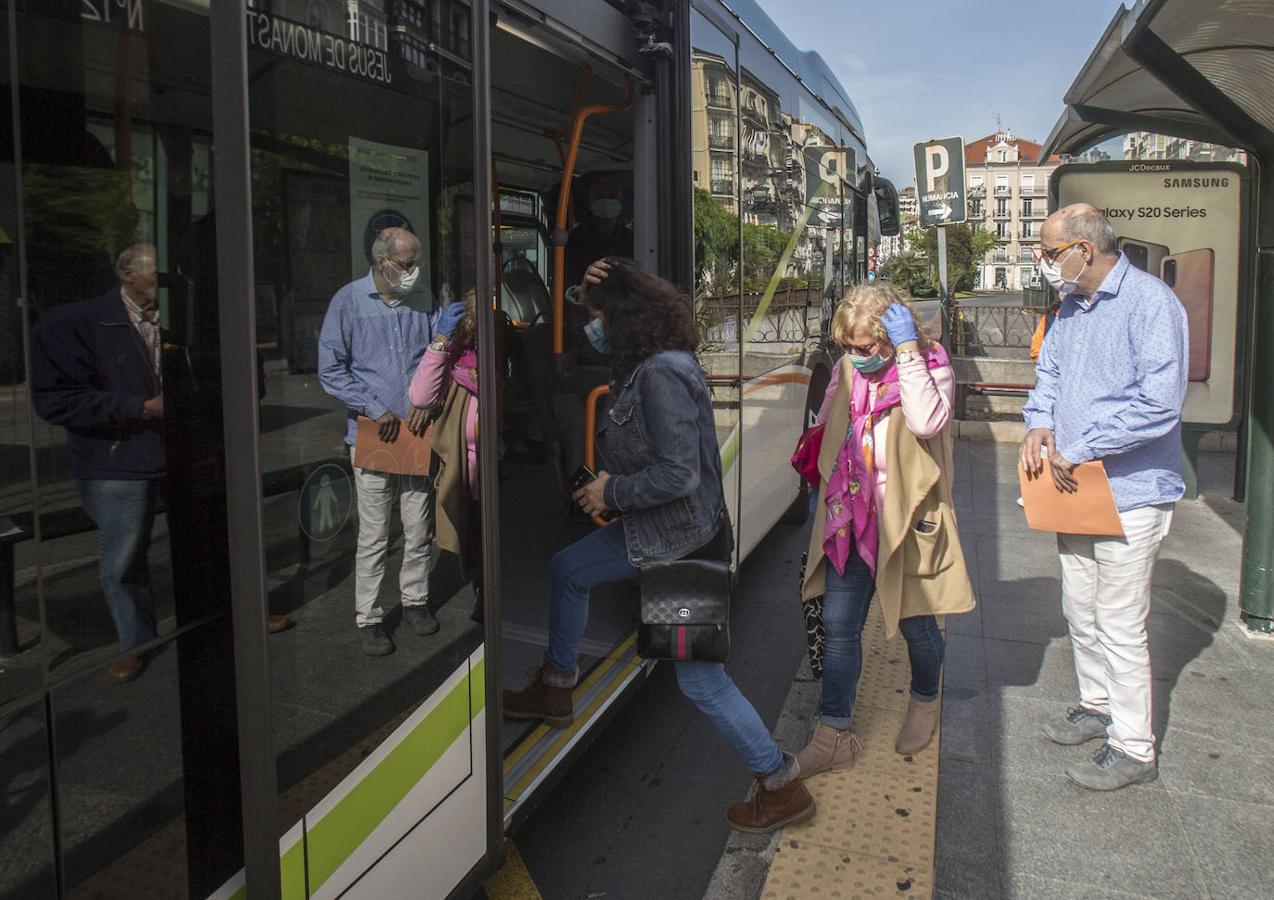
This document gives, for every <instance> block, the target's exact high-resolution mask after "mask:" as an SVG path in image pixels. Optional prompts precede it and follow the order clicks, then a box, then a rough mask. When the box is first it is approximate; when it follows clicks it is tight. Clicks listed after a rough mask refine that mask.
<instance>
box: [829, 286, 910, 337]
mask: <svg viewBox="0 0 1274 900" xmlns="http://www.w3.org/2000/svg"><path fill="white" fill-rule="evenodd" d="M895 303H897V304H899V305H901V306H902V307H903V308H904V309H906V310H907V312H909V313H910V314H911V318H912V321H915V322H916V334H917V335H919V337H920V341H919V343H920V346H921V347H922V348H927V347H929V345H930V344H931V343H932V341H931V340H930V339H929V337H928V335H926V334H925V333H924V331H923V330H922V329H921V328H920V323H919V322H918V321H916V312H915V310H913V309H912V308H911V304H909V303H908V302H907V301H906V300H904V299H903V298H902V295H901V294H899V293H898V291H896V290H895V289H894V287H893V285H889V284H879V283H876V284H860V285H858V286H857V287H855V288H854V289H853V290H851V291H850V292H849V293H848V294H846V295H845V299H844V300H842V301H841V302H840V303H839V304H837V306H836V312H835V313H834V314H833V315H832V340H834V341H835V342H836V343H838V344H841V345H842V346H843V345H845V344H848V343H849V342H850V341H851V340H852V339H853V335H854V332H855V331H857V330H859V329H862V330H864V331H866V332H867V333H868V334H870V335H871V336H872V338H873V339H874V340H875V341H876V343H878V344H880V346H881V347H882V348H888V349H893V346H894V345H893V342H892V341H891V340H889V333H888V332H886V331H885V326H884V324H883V323H882V322H881V321H880V317H881V316H883V315H884V314H885V310H887V309H889V307H890V306H892V305H893V304H895Z"/></svg>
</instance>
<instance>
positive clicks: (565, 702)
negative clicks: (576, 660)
mask: <svg viewBox="0 0 1274 900" xmlns="http://www.w3.org/2000/svg"><path fill="white" fill-rule="evenodd" d="M572 680H573V679H572ZM571 690H572V689H571V688H569V687H565V686H554V685H551V684H549V683H547V682H546V681H545V680H544V670H543V668H540V669H533V670H532V671H531V683H530V684H528V685H527V686H526V687H524V688H523V689H522V690H520V691H507V690H506V691H505V692H504V715H505V718H509V719H543V720H544V722H545V724H547V725H552V726H553V727H554V728H565V727H566V726H568V725H570V724H571V723H572V722H574V721H575V708H574V704H573V702H572V700H571Z"/></svg>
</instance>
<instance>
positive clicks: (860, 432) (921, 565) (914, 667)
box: [797, 285, 973, 776]
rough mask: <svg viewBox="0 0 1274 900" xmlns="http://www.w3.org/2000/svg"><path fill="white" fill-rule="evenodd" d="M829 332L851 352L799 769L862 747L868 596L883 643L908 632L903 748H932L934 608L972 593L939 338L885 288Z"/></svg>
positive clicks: (839, 393) (828, 456)
mask: <svg viewBox="0 0 1274 900" xmlns="http://www.w3.org/2000/svg"><path fill="white" fill-rule="evenodd" d="M832 338H833V339H834V340H835V341H836V342H837V343H839V344H840V345H841V346H842V347H844V348H845V351H846V353H845V356H843V357H842V358H841V361H840V364H839V365H838V367H837V369H836V371H835V372H834V374H833V377H832V382H831V384H830V385H829V387H828V389H827V397H826V399H825V401H824V403H823V409H822V411H821V413H820V414H819V421H820V422H823V423H824V424H825V431H824V435H825V437H824V439H823V444H822V449H821V452H820V454H819V474H820V476H821V485H820V488H819V494H818V502H817V505H816V506H815V512H816V513H817V514H816V515H815V517H814V527H813V531H812V534H811V536H810V548H809V567H808V569H807V574H806V578H805V584H804V585H803V594H804V596H805V597H807V598H809V597H817V596H819V595H822V597H823V628H824V631H825V632H826V636H825V643H824V646H823V697H822V704H821V708H820V715H819V722H818V724H817V726H816V728H815V731H814V736H813V738H812V739H811V740H810V743H809V745H808V746H807V747H806V748H805V749H804V750H803V751H801V753H800V755H799V756H798V757H797V758H798V760H799V762H800V771H801V774H802V775H803V776H809V775H815V774H817V773H819V772H823V771H826V770H828V769H839V768H848V767H849V766H852V765H853V764H854V757H855V754H856V753H857V752H858V751H859V750H860V749H861V745H860V744H859V742H858V738H857V737H856V736H855V735H854V734H853V733H852V732H851V731H850V730H849V725H850V718H851V716H852V714H853V709H854V699H855V696H856V694H857V689H858V678H859V674H860V673H861V671H862V632H863V625H864V623H865V622H866V621H867V610H868V607H869V605H870V603H871V599H872V596H873V595H875V596H877V597H878V598H879V601H880V606H881V613H882V614H883V616H884V620H885V634H886V637H888V638H891V639H892V638H893V637H894V635H895V634H896V633H897V632H898V631H901V632H902V634H903V637H904V638H905V639H906V641H907V654H908V657H909V658H910V661H911V701H910V703H909V704H908V707H907V715H906V719H905V721H904V722H903V726H902V729H901V731H900V732H899V734H898V739H897V741H896V744H895V748H896V749H897V750H898V752H899V753H915V752H918V751H919V750H921V749H923V748H924V747H926V746H927V745H928V744H929V741H930V740H931V739H932V737H933V732H934V728H935V726H936V724H937V715H938V702H937V701H938V692H939V689H940V686H941V676H942V661H943V654H944V650H945V645H944V641H943V636H942V631H941V630H940V629H939V627H938V623H937V619H936V618H935V614H937V615H941V614H948V613H960V612H967V611H969V610H971V609H972V608H973V589H972V586H971V585H970V583H969V577H968V572H967V570H966V568H965V565H964V555H963V552H962V551H961V548H960V539H959V535H958V534H957V532H956V521H955V510H954V508H953V505H952V500H951V483H952V468H953V466H952V456H953V454H952V442H951V435H950V431H949V428H948V425H949V423H950V420H951V407H952V400H953V396H954V393H955V379H954V377H953V375H952V371H951V364H950V361H949V360H948V358H947V355H946V353H945V351H944V350H943V349H942V346H941V345H939V344H937V343H934V342H932V341H930V340H928V339H927V338H925V337H923V336H922V335H921V334H920V332H919V329H918V327H917V325H916V320H915V316H914V314H913V313H912V311H911V309H910V307H908V306H907V305H906V304H905V303H904V302H903V301H902V298H901V297H899V295H898V293H897V292H896V291H895V290H894V289H893V288H892V287H890V286H888V285H863V286H860V287H858V288H855V289H854V291H853V292H852V293H851V294H850V295H849V297H848V298H847V299H845V300H843V301H842V302H841V304H840V306H839V307H838V308H837V310H836V314H835V316H834V317H833V319H832Z"/></svg>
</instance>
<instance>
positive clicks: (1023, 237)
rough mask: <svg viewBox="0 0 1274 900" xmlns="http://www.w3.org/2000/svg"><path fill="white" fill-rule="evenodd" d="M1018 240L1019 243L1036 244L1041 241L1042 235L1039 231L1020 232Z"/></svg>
mask: <svg viewBox="0 0 1274 900" xmlns="http://www.w3.org/2000/svg"><path fill="white" fill-rule="evenodd" d="M1017 239H1018V240H1019V241H1030V242H1032V243H1034V242H1035V241H1038V240H1039V239H1040V234H1039V232H1038V231H1019V232H1018V233H1017Z"/></svg>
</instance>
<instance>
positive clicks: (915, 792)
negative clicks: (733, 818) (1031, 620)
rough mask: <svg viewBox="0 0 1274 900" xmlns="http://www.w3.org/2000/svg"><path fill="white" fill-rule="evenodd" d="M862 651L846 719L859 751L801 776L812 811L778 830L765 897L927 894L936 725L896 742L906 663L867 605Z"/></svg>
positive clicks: (796, 899)
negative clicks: (923, 738)
mask: <svg viewBox="0 0 1274 900" xmlns="http://www.w3.org/2000/svg"><path fill="white" fill-rule="evenodd" d="M863 651H864V652H863V674H862V677H861V679H860V681H859V690H858V700H857V703H856V705H855V709H854V726H853V727H854V731H855V732H856V733H857V734H858V736H859V739H860V740H861V741H862V743H863V752H862V753H861V754H860V755H859V757H858V761H857V763H856V764H855V766H854V768H852V769H849V770H848V771H844V772H828V773H824V774H822V775H816V776H815V777H813V778H811V779H809V780H808V781H807V782H806V784H807V785H808V787H809V789H810V792H811V793H812V794H813V795H814V799H815V800H816V801H817V803H818V814H817V815H816V816H815V817H814V818H813V819H811V820H810V821H808V822H806V823H804V824H802V825H798V826H795V827H792V828H786V829H784V830H783V833H782V834H781V835H780V836H779V841H778V851H777V853H776V854H775V857H774V862H773V863H772V864H771V866H770V872H769V875H768V877H767V879H766V883H765V890H764V892H763V894H762V897H763V898H766V900H789V898H790V900H808V898H854V897H909V898H910V897H914V898H918V900H927V898H930V897H932V896H933V854H934V835H935V832H936V826H937V808H938V741H939V737H940V735H934V739H933V742H932V743H931V744H930V745H929V746H928V747H926V748H925V749H924V750H923V751H922V752H920V753H918V754H915V755H913V756H902V755H900V754H898V753H896V752H894V738H895V737H896V736H897V734H898V729H899V727H900V726H901V725H902V720H903V715H904V712H905V710H906V708H907V697H908V686H909V684H910V678H911V670H910V666H909V665H908V662H907V645H906V644H905V643H904V642H903V640H902V638H901V637H896V638H895V639H894V640H892V641H885V639H884V629H883V626H882V623H881V619H880V614H879V612H878V610H877V608H876V607H875V606H873V607H872V611H871V615H870V617H869V618H868V622H867V627H866V628H864V629H863Z"/></svg>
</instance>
